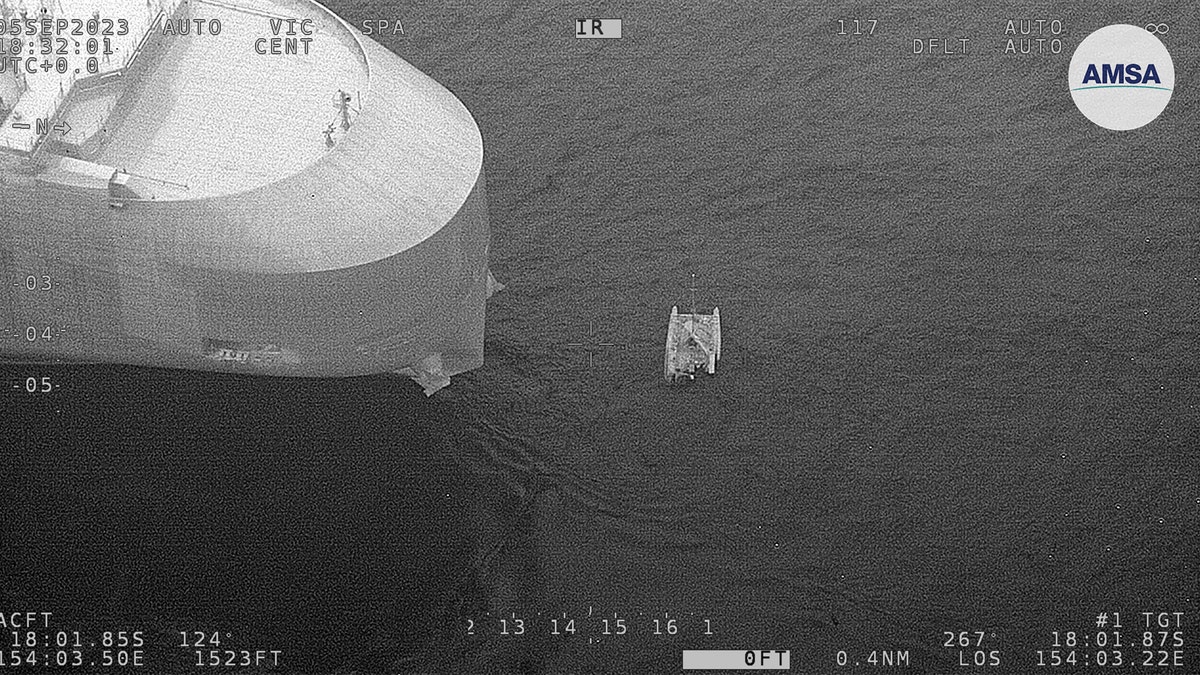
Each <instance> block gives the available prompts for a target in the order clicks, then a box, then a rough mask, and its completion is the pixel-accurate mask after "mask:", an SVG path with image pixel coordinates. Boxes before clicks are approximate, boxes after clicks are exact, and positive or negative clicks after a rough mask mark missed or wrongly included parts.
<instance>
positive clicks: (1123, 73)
mask: <svg viewBox="0 0 1200 675" xmlns="http://www.w3.org/2000/svg"><path fill="white" fill-rule="evenodd" d="M1088 83H1094V84H1098V85H1106V84H1145V85H1149V84H1151V83H1153V84H1159V85H1161V84H1162V78H1161V77H1159V75H1158V68H1156V67H1155V66H1154V64H1153V63H1148V64H1146V67H1145V70H1143V69H1142V66H1140V65H1138V64H1136V63H1128V64H1126V63H1102V64H1096V63H1090V64H1088V68H1087V72H1086V73H1084V75H1083V86H1084V87H1086V86H1087V85H1088Z"/></svg>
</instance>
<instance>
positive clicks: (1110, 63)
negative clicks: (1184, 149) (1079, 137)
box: [1067, 24, 1175, 131]
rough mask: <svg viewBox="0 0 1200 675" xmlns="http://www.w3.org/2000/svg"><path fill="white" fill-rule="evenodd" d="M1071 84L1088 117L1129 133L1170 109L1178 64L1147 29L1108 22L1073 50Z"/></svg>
mask: <svg viewBox="0 0 1200 675" xmlns="http://www.w3.org/2000/svg"><path fill="white" fill-rule="evenodd" d="M1067 86H1068V87H1070V89H1071V98H1072V99H1074V100H1075V105H1076V106H1077V107H1078V108H1079V112H1081V113H1083V114H1084V116H1085V117H1087V118H1088V119H1089V120H1091V121H1093V122H1095V123H1096V124H1098V125H1100V126H1102V127H1104V128H1105V129H1112V130H1113V131H1128V130H1130V129H1137V128H1138V127H1140V126H1144V125H1146V124H1149V123H1150V122H1152V121H1154V118H1156V117H1158V115H1159V113H1161V112H1162V111H1163V110H1164V109H1165V108H1166V107H1167V103H1169V102H1170V100H1171V91H1172V90H1174V89H1175V64H1174V63H1172V62H1171V54H1170V53H1168V52H1167V48H1166V47H1165V46H1164V45H1163V43H1162V42H1161V41H1159V39H1158V38H1157V37H1155V36H1154V35H1153V34H1152V33H1150V32H1149V31H1147V30H1146V29H1145V28H1140V27H1138V26H1130V25H1128V24H1116V25H1113V26H1105V27H1104V28H1101V29H1100V30H1098V31H1096V32H1094V33H1092V34H1091V35H1089V36H1087V37H1086V38H1084V40H1083V42H1080V43H1079V46H1078V47H1076V48H1075V55H1074V56H1072V57H1071V67H1070V69H1069V70H1068V85H1067Z"/></svg>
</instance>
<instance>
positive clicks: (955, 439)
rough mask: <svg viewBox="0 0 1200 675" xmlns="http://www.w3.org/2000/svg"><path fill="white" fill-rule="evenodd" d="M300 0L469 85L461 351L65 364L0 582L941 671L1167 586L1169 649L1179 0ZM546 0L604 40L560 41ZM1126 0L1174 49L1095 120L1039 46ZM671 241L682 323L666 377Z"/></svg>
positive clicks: (162, 608)
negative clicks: (691, 349)
mask: <svg viewBox="0 0 1200 675" xmlns="http://www.w3.org/2000/svg"><path fill="white" fill-rule="evenodd" d="M330 6H331V8H332V9H334V10H335V11H337V12H338V13H339V14H341V15H342V16H343V17H345V18H346V19H347V20H348V21H350V22H351V23H354V24H359V23H360V22H361V21H362V20H364V19H401V20H403V21H404V25H405V30H406V35H405V36H403V37H401V36H396V37H394V38H391V39H387V40H385V44H386V45H387V46H389V47H390V48H392V49H393V50H395V51H396V52H397V53H398V54H400V55H401V56H402V57H403V58H405V59H407V60H409V61H410V62H411V63H413V64H414V65H415V66H417V67H418V68H419V69H421V70H422V71H424V72H425V73H427V74H429V75H431V76H432V77H434V78H435V79H436V80H438V81H439V82H441V83H442V84H444V85H445V86H447V87H448V88H449V89H451V90H452V91H453V92H455V93H456V94H457V95H458V96H459V97H460V98H461V99H462V100H463V102H464V103H465V104H466V105H467V107H468V108H469V109H470V110H471V111H472V112H473V114H474V115H475V117H476V119H477V120H478V122H479V125H480V128H481V131H482V133H483V137H484V141H485V147H486V153H487V155H486V163H485V168H486V173H487V186H488V199H489V207H490V214H491V221H492V227H493V231H492V269H493V271H494V272H495V274H496V276H497V278H499V279H500V280H501V281H503V282H504V283H506V284H507V285H508V288H507V290H505V291H504V292H503V293H501V294H499V295H497V296H495V297H494V298H493V300H492V301H491V304H490V306H489V315H488V338H487V346H486V359H487V363H486V365H485V366H484V367H483V368H481V369H479V370H478V371H475V372H472V373H469V374H466V375H463V376H460V377H457V378H455V381H454V383H453V385H452V386H451V387H450V388H448V389H446V390H444V391H442V392H440V393H439V394H438V395H437V396H436V397H434V398H433V399H430V400H428V401H426V400H424V399H423V398H422V397H420V396H419V394H418V393H416V392H415V387H414V386H411V385H410V384H408V383H405V382H401V381H398V380H390V379H386V378H365V379H356V380H347V381H341V382H319V381H307V382H306V381H301V382H295V381H278V380H254V379H244V380H242V379H234V380H229V379H228V378H216V377H212V376H205V375H197V374H184V373H170V372H154V371H137V370H132V369H113V370H102V369H94V370H90V371H77V370H76V371H67V372H66V373H65V374H64V375H63V377H66V378H68V380H70V379H71V378H74V380H75V381H77V382H79V383H80V386H79V387H78V388H77V389H76V391H79V392H84V393H77V394H73V395H72V396H73V398H69V399H67V400H65V401H60V403H59V404H58V405H57V406H56V404H53V403H51V404H41V406H42V407H33V408H29V409H27V410H25V409H23V412H22V414H23V415H24V417H23V419H22V421H20V422H19V423H17V424H14V431H13V432H12V433H10V436H9V441H8V442H9V444H10V447H11V448H15V449H18V450H17V451H16V453H15V457H16V461H15V462H14V471H13V472H12V473H11V474H10V475H11V478H10V480H9V481H8V485H9V486H10V488H9V489H11V490H12V491H13V492H12V493H13V494H14V495H15V498H14V499H12V500H10V501H9V503H8V505H7V507H6V510H5V511H4V512H2V515H3V518H4V519H5V523H6V525H5V528H4V530H3V532H4V536H5V539H6V542H5V545H4V547H3V554H4V556H5V557H4V558H3V562H4V564H5V566H6V568H7V569H8V573H7V574H6V575H5V584H4V588H3V590H2V591H0V593H3V594H4V595H3V596H2V597H3V598H4V599H5V600H6V602H7V603H8V604H13V603H18V604H20V603H26V604H27V603H28V602H32V600H30V599H31V598H32V599H37V598H42V599H46V602H50V603H51V604H54V606H55V608H56V609H57V610H58V611H61V612H63V613H64V614H67V615H77V616H83V617H91V619H89V620H94V621H96V622H100V623H103V622H104V621H105V620H106V619H105V617H124V619H123V620H125V621H127V622H134V623H136V621H137V620H140V619H141V618H142V617H146V618H145V621H146V622H147V623H148V624H150V625H153V626H154V627H155V628H156V629H157V630H160V631H164V632H167V633H169V632H170V631H171V630H183V629H185V628H186V627H187V626H194V627H196V628H201V627H204V628H207V629H208V630H213V629H217V628H221V627H222V626H223V625H236V626H238V628H237V630H238V631H239V632H240V631H242V630H247V631H248V632H249V633H250V634H255V635H259V636H261V637H258V638H255V639H256V640H257V643H254V644H243V645H242V647H245V648H249V647H252V646H256V644H261V646H263V647H270V646H272V645H286V648H287V649H289V650H291V652H290V653H292V654H294V655H295V657H294V658H293V659H292V660H291V661H290V664H291V667H290V668H289V672H329V671H335V670H336V671H338V672H353V671H357V672H522V673H565V672H613V673H627V672H628V673H632V672H675V671H677V670H678V666H679V658H680V657H679V652H680V650H681V649H689V648H692V649H697V648H708V649H790V650H792V659H793V664H794V665H793V671H798V672H830V671H833V670H835V669H836V658H837V652H838V651H839V650H845V651H846V652H847V653H848V655H849V658H850V659H851V660H852V661H853V660H860V661H862V660H865V658H866V656H867V655H868V654H869V653H870V652H871V651H872V650H906V651H908V652H909V655H910V660H911V662H912V666H911V667H910V668H908V669H907V670H906V671H905V672H919V673H940V672H950V671H952V670H953V671H956V672H971V671H970V670H969V669H962V668H958V667H957V666H956V664H957V650H952V649H946V648H943V647H942V643H943V641H944V639H945V638H944V636H943V635H942V631H976V630H979V631H984V632H985V634H986V635H987V637H986V642H985V645H984V649H999V650H1002V652H1003V655H1002V658H1003V661H1002V665H1000V666H999V667H996V668H991V669H988V672H1027V671H1029V670H1032V667H1031V666H1032V664H1034V663H1036V658H1037V655H1036V650H1038V649H1042V650H1049V649H1051V648H1052V647H1051V645H1052V639H1053V638H1052V636H1051V631H1059V632H1060V633H1065V632H1066V631H1078V632H1080V633H1081V634H1082V633H1083V632H1084V631H1089V630H1091V631H1092V632H1093V634H1094V632H1095V628H1094V621H1095V615H1096V614H1097V613H1099V612H1101V611H1107V612H1110V613H1111V612H1121V613H1122V616H1126V617H1130V618H1131V621H1130V622H1129V623H1131V624H1133V623H1134V621H1133V620H1132V618H1133V617H1136V616H1137V614H1138V613H1139V612H1143V611H1149V612H1160V611H1162V612H1185V613H1186V615H1185V616H1186V617H1188V618H1186V619H1185V626H1187V632H1186V636H1187V637H1186V639H1187V641H1188V642H1187V645H1188V647H1187V648H1186V651H1187V657H1186V658H1187V659H1188V660H1187V667H1188V668H1191V669H1193V670H1194V669H1195V668H1196V667H1197V665H1196V663H1197V662H1196V656H1195V653H1196V652H1195V648H1194V641H1195V639H1196V637H1195V636H1196V633H1195V628H1194V626H1195V613H1196V612H1197V611H1198V610H1200V608H1198V607H1197V589H1198V588H1200V583H1198V582H1197V579H1198V572H1200V569H1198V566H1197V563H1198V562H1200V544H1198V539H1197V536H1196V526H1197V521H1198V519H1200V518H1198V517H1200V470H1198V466H1200V462H1198V450H1197V445H1198V439H1200V409H1198V407H1197V406H1198V404H1200V366H1198V365H1197V357H1200V333H1198V331H1197V320H1198V319H1200V309H1198V301H1200V267H1198V262H1197V260H1198V254H1200V233H1198V232H1197V227H1198V222H1197V216H1196V213H1197V207H1198V206H1200V201H1198V200H1197V196H1196V194H1197V193H1196V187H1197V184H1198V179H1200V161H1198V160H1197V156H1198V151H1200V141H1198V139H1200V135H1198V134H1197V131H1196V128H1197V126H1196V125H1197V122H1198V121H1200V118H1198V117H1197V115H1196V112H1195V111H1196V104H1197V93H1196V91H1195V90H1194V88H1192V87H1190V86H1189V85H1188V84H1187V83H1188V82H1189V81H1190V79H1191V78H1190V73H1194V72H1196V71H1197V65H1198V63H1197V61H1198V56H1197V51H1196V49H1195V46H1194V41H1191V40H1189V39H1186V38H1184V37H1182V36H1184V35H1190V34H1191V33H1193V32H1194V31H1195V29H1196V28H1198V27H1200V26H1198V25H1197V24H1196V21H1195V14H1194V12H1191V11H1188V7H1189V6H1188V5H1186V4H1184V3H1159V4H1157V5H1155V8H1154V10H1153V11H1142V10H1139V9H1130V8H1129V6H1123V5H1117V4H1107V5H1105V4H1098V5H1092V6H1090V7H1089V8H1088V9H1087V10H1086V11H1083V10H1081V9H1080V8H1077V7H1075V5H1074V4H1068V3H1053V4H1051V5H1048V6H1044V7H1036V8H1035V7H1032V6H1022V7H1021V8H1020V9H1019V10H1018V9H1013V10H1011V11H1008V10H1003V11H1002V10H997V9H992V8H984V7H982V6H979V5H963V4H954V5H951V4H949V3H947V4H943V5H940V6H939V7H937V8H929V7H925V6H922V7H917V6H915V5H911V4H902V5H892V6H888V7H883V6H876V7H862V6H850V5H839V6H836V7H828V8H820V9H804V8H798V7H792V6H777V7H761V6H755V7H754V8H753V9H749V8H746V7H743V6H742V5H738V4H734V3H718V4H714V3H706V4H705V5H703V6H691V5H688V6H685V5H680V4H672V5H658V6H655V7H642V6H638V5H625V4H622V3H601V4H599V5H587V6H584V5H576V4H571V3H564V4H556V5H553V6H549V5H547V6H539V7H529V8H522V7H518V6H515V5H509V4H501V3H491V4H490V5H489V6H488V7H485V8H468V7H466V6H465V5H457V4H455V5H444V6H433V5H428V4H418V5H403V6H397V5H395V4H393V3H383V2H375V3H350V2H332V3H330ZM576 16H614V17H615V16H620V17H623V18H624V20H625V25H624V31H625V34H626V37H624V38H622V39H621V40H593V41H584V40H575V39H572V37H571V25H572V19H573V18H574V17H576ZM1010 17H1011V18H1034V19H1036V18H1047V19H1049V18H1061V19H1062V20H1063V21H1064V23H1065V24H1066V26H1067V32H1066V33H1065V34H1064V35H1063V36H1062V39H1063V42H1064V45H1065V48H1064V52H1063V54H1062V55H1061V56H1057V57H1042V58H1039V57H1033V56H1009V57H1003V56H1000V55H999V54H997V53H996V52H997V45H998V44H1000V43H1001V42H1002V39H1003V37H1004V36H1003V35H1002V30H1003V25H1004V23H1003V22H1004V20H1005V19H1007V18H1010ZM838 18H845V19H853V18H863V19H867V18H873V19H877V20H878V21H879V24H878V26H879V28H878V34H877V35H874V36H870V37H866V36H860V37H855V36H837V35H836V34H835V32H836V20H837V19H838ZM1151 20H1153V21H1170V22H1171V27H1172V33H1171V34H1170V37H1169V38H1168V39H1166V40H1165V42H1166V44H1167V46H1168V47H1169V48H1170V49H1171V53H1172V56H1173V58H1174V63H1175V69H1176V72H1177V73H1179V81H1180V86H1179V87H1178V89H1177V90H1176V91H1175V93H1174V97H1173V99H1172V102H1171V104H1170V106H1169V107H1168V108H1167V110H1166V111H1165V112H1164V113H1163V115H1162V116H1161V117H1160V118H1159V119H1158V120H1156V121H1155V122H1153V123H1152V124H1150V125H1149V126H1147V127H1144V128H1142V129H1140V130H1137V131H1132V132H1126V133H1121V134H1116V133H1111V132H1107V131H1104V130H1103V129H1100V128H1099V127H1096V126H1094V125H1092V124H1091V123H1090V122H1088V121H1087V120H1086V119H1084V118H1083V117H1082V116H1081V115H1080V114H1079V113H1078V111H1077V110H1076V109H1075V107H1074V105H1073V103H1072V102H1071V100H1070V97H1069V95H1068V94H1067V91H1066V87H1065V72H1066V66H1067V64H1068V63H1069V60H1070V53H1071V51H1072V50H1073V49H1074V46H1075V45H1076V44H1078V42H1079V41H1080V40H1082V39H1083V37H1085V36H1086V35H1087V34H1088V33H1089V32H1091V31H1092V30H1094V29H1096V28H1099V27H1101V26H1104V25H1107V24H1110V23H1118V22H1131V23H1144V22H1149V21H1151ZM1176 35H1179V36H1181V37H1179V38H1175V36H1176ZM914 36H916V37H921V36H927V37H928V36H946V37H951V38H955V37H959V36H967V37H970V38H971V43H972V51H973V52H976V53H974V54H973V55H969V56H966V57H946V56H939V57H930V56H921V57H918V56H913V55H912V54H911V53H910V52H911V42H912V38H913V37H914ZM975 47H977V48H978V49H977V51H976V50H975V49H974V48H975ZM693 273H695V274H696V279H697V285H698V287H699V290H698V291H697V293H696V299H697V303H698V304H699V305H700V306H701V308H704V309H707V308H708V307H711V306H712V305H719V306H720V308H721V314H722V318H723V323H724V324H725V325H724V334H725V335H724V345H723V355H722V356H723V359H722V361H721V363H720V365H719V368H718V377H716V378H715V379H710V380H706V381H702V382H697V383H694V384H693V385H692V386H686V387H670V386H668V385H666V384H665V383H664V382H663V381H662V379H661V358H662V352H661V350H662V344H663V338H664V331H665V329H666V318H667V315H668V314H669V312H670V308H671V306H672V305H673V304H681V305H686V304H687V303H688V291H687V290H686V289H687V287H688V285H689V284H690V282H691V275H692V274H693ZM572 342H585V343H591V342H611V343H615V344H617V345H618V346H617V347H603V348H599V347H598V348H596V350H594V353H593V354H592V357H591V359H590V360H589V356H588V354H587V352H586V350H585V349H583V348H580V347H571V346H569V343H572ZM17 542H20V543H17ZM71 599H74V603H75V604H74V605H72V604H71V602H70V600H71ZM589 611H590V612H591V613H592V616H591V617H590V618H587V617H588V614H589ZM564 615H565V616H564ZM601 616H605V617H612V618H615V617H623V618H625V619H626V620H627V621H628V622H629V625H630V626H631V630H630V632H629V633H628V634H626V635H624V636H619V637H618V636H603V635H601V634H600V629H599V626H598V619H599V617H601ZM500 617H507V618H508V619H509V621H510V622H515V620H516V619H517V618H522V619H523V620H524V621H525V622H526V623H527V625H528V632H527V633H526V634H525V635H523V636H515V635H508V636H505V635H500V634H499V625H498V623H497V622H498V620H499V618H500ZM551 617H559V618H560V621H563V622H564V625H565V621H566V620H567V619H569V618H575V619H577V621H578V622H579V623H578V632H577V634H575V635H560V636H554V635H550V634H549V631H550V625H549V619H550V618H551ZM655 618H658V619H660V620H661V621H663V622H664V623H665V621H666V620H667V619H669V618H675V619H677V620H678V621H679V625H680V626H681V627H682V628H681V631H680V634H679V635H676V636H669V635H653V634H652V632H651V631H652V629H653V626H652V622H653V620H654V619H655ZM706 618H707V619H709V620H711V627H712V630H713V633H714V635H712V636H705V635H702V634H701V633H702V632H703V629H704V624H703V620H704V619H706ZM114 620H115V619H114ZM585 623H586V625H587V628H586V629H585V628H583V626H584V624H585ZM468 625H474V626H476V627H477V628H476V634H475V635H471V636H468V635H466V634H465V633H466V627H467V626H468ZM243 627H245V628H243ZM509 627H510V630H512V624H510V626H509ZM993 634H994V637H993ZM1135 635H1138V633H1137V629H1136V628H1133V627H1132V626H1131V627H1130V628H1129V629H1128V632H1127V638H1126V639H1127V640H1130V639H1134V638H1132V637H1129V636H1135ZM1137 649H1138V648H1136V647H1135V648H1131V650H1129V651H1127V653H1126V654H1125V658H1126V660H1135V661H1137V662H1138V663H1140V662H1141V656H1140V653H1138V651H1137ZM842 670H844V671H847V672H859V671H861V670H863V669H857V670H856V669H853V668H849V667H847V668H845V669H842ZM1179 672H1187V669H1186V668H1185V669H1184V670H1182V671H1179Z"/></svg>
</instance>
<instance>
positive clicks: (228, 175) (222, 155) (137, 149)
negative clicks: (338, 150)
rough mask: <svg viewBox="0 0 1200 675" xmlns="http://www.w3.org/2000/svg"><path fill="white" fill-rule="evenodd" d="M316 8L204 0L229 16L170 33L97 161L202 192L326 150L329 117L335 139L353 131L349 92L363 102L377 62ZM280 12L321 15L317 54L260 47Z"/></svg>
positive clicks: (258, 182)
mask: <svg viewBox="0 0 1200 675" xmlns="http://www.w3.org/2000/svg"><path fill="white" fill-rule="evenodd" d="M313 8H314V6H313V5H311V4H308V5H307V10H306V11H305V12H304V13H299V12H298V11H297V8H296V6H294V4H293V3H287V2H275V1H270V0H237V2H236V4H235V3H233V2H224V1H223V2H219V3H218V2H212V3H209V2H202V1H200V0H195V1H193V2H192V9H191V15H192V18H193V19H204V20H206V21H208V20H219V21H220V22H221V27H222V29H221V33H220V35H216V36H213V35H209V34H204V35H196V34H195V32H193V33H192V34H191V35H187V36H179V37H168V38H166V40H167V44H166V46H165V48H164V51H163V53H162V56H161V57H160V58H159V59H158V61H157V62H156V63H155V64H154V65H153V66H152V67H151V69H150V70H149V71H148V72H147V74H146V76H145V81H144V82H142V83H141V84H140V85H139V87H140V95H139V96H137V97H136V100H135V102H134V103H133V104H132V106H131V107H130V109H129V110H127V111H122V112H123V113H124V121H123V122H122V123H121V124H120V125H119V126H118V127H117V128H116V130H115V133H114V134H113V135H112V137H111V140H110V141H109V142H108V143H107V145H106V146H105V147H104V149H103V150H102V152H101V154H100V155H99V156H98V157H97V158H96V161H97V162H99V163H101V164H106V165H109V166H115V167H119V168H121V169H123V170H125V171H127V172H130V173H132V174H135V175H138V176H142V177H145V178H147V179H150V180H151V183H152V184H153V185H154V186H156V187H155V194H154V195H152V196H153V197H154V198H156V199H201V198H206V197H214V196H220V195H224V194H231V193H238V192H245V191H248V190H251V189H254V188H256V187H259V186H262V185H265V184H268V183H271V182H274V181H277V180H280V179H282V178H285V177H287V176H289V175H293V174H295V173H299V172H301V171H303V170H304V169H305V168H306V167H308V166H309V165H311V164H313V163H314V162H316V161H317V160H319V159H320V158H321V157H322V156H323V155H324V154H325V153H326V152H327V150H328V147H327V141H326V132H327V131H328V130H329V127H330V126H331V125H333V126H334V129H335V132H336V133H335V135H334V138H335V139H336V138H337V135H338V134H341V133H342V131H341V114H340V112H339V111H338V109H337V107H336V101H337V97H338V92H339V90H341V91H345V92H349V94H350V95H351V96H352V97H353V99H352V101H351V107H352V108H355V107H357V106H360V105H361V101H359V100H358V98H359V96H360V95H361V94H360V92H365V91H366V90H367V88H368V86H367V85H368V71H367V64H366V61H365V58H364V57H363V55H362V53H361V51H358V45H357V41H356V40H355V39H354V36H353V35H351V34H350V33H349V31H347V30H346V29H345V28H344V26H343V25H342V24H341V23H340V22H338V21H337V20H335V19H334V18H333V17H332V16H330V15H324V16H321V15H319V14H317V13H315V12H314V11H313ZM272 16H277V17H297V18H300V17H311V18H313V19H314V22H315V23H314V27H315V35H313V36H311V39H312V42H311V43H310V45H309V47H308V54H304V53H299V54H289V55H278V56H272V55H261V54H259V53H257V51H256V49H255V45H256V42H257V41H258V40H259V39H260V38H264V39H266V40H268V41H269V40H270V39H271V38H273V37H274V36H273V34H272V30H271V27H270V18H269V17H272ZM286 30H287V28H286V24H285V26H284V28H283V31H284V32H286ZM259 44H261V43H259ZM267 46H269V42H268V43H267ZM299 48H300V49H303V46H302V45H301V46H300V47H299ZM264 71H265V72H267V73H269V75H267V76H264Z"/></svg>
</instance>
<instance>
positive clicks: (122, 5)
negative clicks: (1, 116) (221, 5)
mask: <svg viewBox="0 0 1200 675" xmlns="http://www.w3.org/2000/svg"><path fill="white" fill-rule="evenodd" d="M180 2H182V0H147V2H145V3H144V4H143V3H138V2H128V1H124V0H71V2H69V3H67V5H66V6H65V7H64V6H63V4H62V3H52V4H48V5H46V9H47V13H46V14H42V5H43V4H44V3H39V2H37V1H35V0H7V2H6V3H5V4H6V7H7V8H8V9H9V10H10V11H12V12H13V16H14V18H17V17H37V16H47V17H49V18H51V19H53V20H59V19H66V20H68V21H70V20H72V19H79V20H81V21H84V22H86V21H88V20H89V19H91V18H93V17H102V18H106V19H114V20H115V19H118V18H119V19H123V20H125V21H126V22H127V29H128V30H127V32H126V33H125V34H124V35H118V34H116V33H117V31H116V30H113V31H112V32H113V34H112V35H111V36H107V43H106V44H107V45H108V46H109V48H110V49H111V51H112V54H111V55H106V54H104V53H103V51H101V50H99V49H97V58H96V72H95V73H89V72H87V71H86V68H85V67H84V64H83V56H82V53H83V49H84V44H85V43H86V39H85V38H86V37H97V38H101V37H102V36H103V33H104V29H103V26H100V25H97V26H96V27H95V28H96V30H95V33H94V34H93V33H87V32H86V31H85V32H84V37H79V36H77V35H76V34H75V33H74V32H73V29H72V28H71V27H70V26H68V29H67V31H66V32H59V30H58V28H57V27H56V28H55V30H54V32H52V33H51V36H52V37H54V38H55V39H56V40H55V43H57V39H58V38H63V39H66V40H67V42H66V46H67V47H68V49H67V52H66V53H67V54H68V55H69V54H70V52H71V49H69V47H70V46H71V43H72V42H74V43H76V44H75V50H76V51H75V54H76V58H75V59H66V60H65V62H66V63H67V64H68V67H67V68H66V70H65V72H59V69H58V68H57V67H56V68H49V69H42V68H38V67H35V68H33V70H34V71H35V72H33V73H30V72H28V71H27V70H26V69H25V66H24V65H22V66H19V69H20V70H21V71H22V77H23V79H24V82H25V86H26V88H25V90H24V91H23V92H21V95H20V98H19V99H18V100H17V101H16V102H15V105H13V106H12V110H10V111H9V113H8V115H7V118H6V119H5V120H4V121H3V124H2V125H0V147H4V148H7V149H9V150H14V151H17V152H26V153H27V152H30V151H32V150H33V149H34V147H35V146H36V145H37V142H38V140H39V138H38V137H39V134H38V129H37V126H36V120H38V119H39V118H41V119H49V118H53V117H54V116H55V114H56V113H57V112H58V110H59V107H60V106H61V105H63V103H64V101H65V99H66V98H67V95H68V94H69V93H70V92H71V88H72V87H73V86H74V85H75V83H76V82H77V81H79V80H84V79H88V78H90V77H94V76H104V75H107V74H109V73H113V72H116V71H119V70H122V69H123V68H125V67H126V66H128V65H129V60H130V59H131V58H132V57H133V55H134V54H135V53H136V50H137V47H138V45H139V44H140V43H141V41H142V38H143V37H144V36H145V35H146V33H147V32H148V31H149V30H150V29H151V27H152V26H153V25H154V22H155V21H156V20H157V18H158V17H159V16H162V15H164V14H165V15H170V14H172V13H174V12H175V9H176V8H177V7H178V6H179V3H180ZM84 28H86V24H85V25H84ZM40 37H42V34H41V33H39V34H38V38H40ZM31 40H32V38H31ZM55 43H52V46H53V45H54V44H55ZM98 44H99V43H97V45H98ZM62 46H63V45H61V44H59V45H58V48H56V49H54V53H53V54H52V55H51V56H52V57H54V61H57V60H58V56H59V55H61V54H62V53H63V52H62V51H61V48H62ZM42 54H43V48H42V47H39V46H37V42H36V41H31V42H30V44H29V51H28V52H26V53H23V54H18V55H15V56H18V57H19V58H21V59H22V60H25V59H33V60H35V61H37V62H42V61H47V57H46V56H43V55H42ZM7 56H13V55H7ZM14 124H15V125H17V126H14ZM26 125H27V126H28V128H26Z"/></svg>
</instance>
